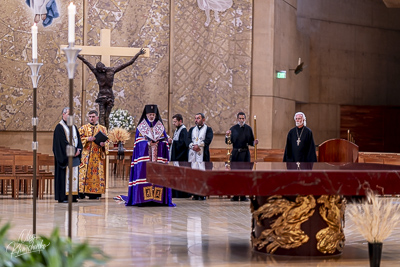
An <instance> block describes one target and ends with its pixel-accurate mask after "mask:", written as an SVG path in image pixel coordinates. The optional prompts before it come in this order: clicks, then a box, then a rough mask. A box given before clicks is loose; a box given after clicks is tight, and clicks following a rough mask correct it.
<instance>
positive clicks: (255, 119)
mask: <svg viewBox="0 0 400 267" xmlns="http://www.w3.org/2000/svg"><path fill="white" fill-rule="evenodd" d="M253 124H254V125H253V126H254V140H256V139H257V116H256V115H254V123H253ZM254 161H257V145H254Z"/></svg>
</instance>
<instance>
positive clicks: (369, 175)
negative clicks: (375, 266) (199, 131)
mask: <svg viewBox="0 0 400 267" xmlns="http://www.w3.org/2000/svg"><path fill="white" fill-rule="evenodd" d="M238 164H243V166H241V167H240V166H235V168H234V169H233V168H230V167H229V166H227V165H225V163H224V162H214V163H213V168H212V169H210V170H209V169H205V170H199V169H192V168H190V167H178V166H174V164H173V162H170V163H169V164H159V163H153V162H148V163H147V180H148V181H149V182H151V183H154V184H157V185H161V186H165V187H169V188H173V189H177V190H181V191H185V192H190V193H193V194H197V195H217V196H221V195H250V196H254V197H252V201H251V212H252V232H251V241H252V245H253V248H254V250H256V251H259V252H264V253H270V254H279V255H299V256H300V255H301V256H331V255H336V254H340V253H341V252H342V250H343V247H344V241H345V236H344V233H343V222H344V211H345V203H344V201H343V199H344V198H343V197H342V196H362V195H365V190H366V189H369V188H370V189H372V190H373V191H375V192H377V193H378V194H399V193H400V166H393V165H381V164H366V163H280V162H258V163H245V162H243V163H238ZM175 165H178V164H175ZM178 208H179V206H178ZM249 219H250V218H249Z"/></svg>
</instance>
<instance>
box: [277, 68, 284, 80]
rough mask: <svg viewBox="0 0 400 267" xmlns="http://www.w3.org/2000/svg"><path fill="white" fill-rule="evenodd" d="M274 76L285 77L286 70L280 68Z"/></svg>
mask: <svg viewBox="0 0 400 267" xmlns="http://www.w3.org/2000/svg"><path fill="white" fill-rule="evenodd" d="M276 78H278V79H286V70H280V71H277V72H276Z"/></svg>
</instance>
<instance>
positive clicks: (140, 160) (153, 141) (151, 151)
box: [117, 105, 175, 207]
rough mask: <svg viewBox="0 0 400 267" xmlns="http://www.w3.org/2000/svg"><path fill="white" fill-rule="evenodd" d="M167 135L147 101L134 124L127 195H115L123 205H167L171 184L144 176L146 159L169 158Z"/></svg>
mask: <svg viewBox="0 0 400 267" xmlns="http://www.w3.org/2000/svg"><path fill="white" fill-rule="evenodd" d="M168 151H169V146H168V136H167V133H166V132H165V128H164V125H163V123H162V119H161V116H160V114H159V112H158V108H157V105H146V106H145V108H144V109H143V113H142V116H141V118H140V120H139V123H138V126H137V128H136V135H135V144H134V146H133V155H132V163H131V173H130V177H129V189H128V196H118V197H117V199H119V200H122V201H124V202H125V205H126V206H154V205H161V206H170V207H174V206H175V204H174V203H172V193H171V189H170V188H166V187H162V186H158V185H155V184H152V183H149V182H147V180H146V162H147V161H153V162H161V163H167V162H168V160H169V153H168Z"/></svg>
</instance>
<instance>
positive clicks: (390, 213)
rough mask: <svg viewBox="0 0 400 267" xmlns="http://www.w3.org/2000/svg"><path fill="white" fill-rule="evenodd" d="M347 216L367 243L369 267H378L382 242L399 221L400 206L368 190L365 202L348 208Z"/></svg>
mask: <svg viewBox="0 0 400 267" xmlns="http://www.w3.org/2000/svg"><path fill="white" fill-rule="evenodd" d="M349 214H350V216H352V220H353V222H354V224H355V226H356V228H357V230H358V231H359V232H360V234H361V235H362V236H363V237H364V238H365V239H366V240H367V241H368V253H369V262H370V266H371V267H379V266H380V262H381V255H382V246H383V241H384V240H385V239H386V238H387V237H388V236H389V235H390V233H391V232H392V231H393V229H394V228H395V227H396V225H397V224H398V222H399V220H400V205H399V204H397V203H395V202H393V200H392V199H390V198H382V197H377V196H376V195H375V194H374V193H373V192H372V191H370V190H369V191H367V194H366V200H364V201H363V202H362V203H354V204H353V205H351V206H350V208H349Z"/></svg>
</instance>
